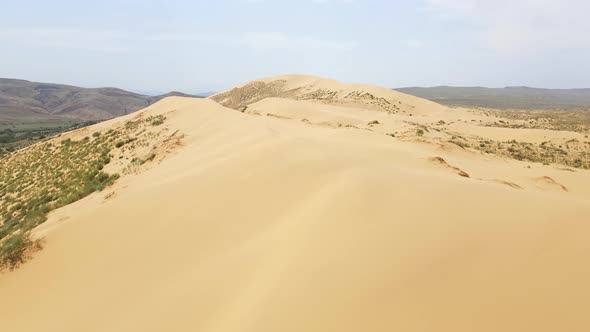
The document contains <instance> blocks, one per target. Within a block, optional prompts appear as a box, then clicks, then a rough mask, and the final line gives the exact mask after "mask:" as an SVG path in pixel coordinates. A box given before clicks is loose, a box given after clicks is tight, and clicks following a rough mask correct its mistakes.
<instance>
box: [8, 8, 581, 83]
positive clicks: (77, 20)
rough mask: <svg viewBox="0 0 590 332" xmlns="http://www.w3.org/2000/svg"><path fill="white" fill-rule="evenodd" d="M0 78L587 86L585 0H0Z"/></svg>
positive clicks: (109, 81)
mask: <svg viewBox="0 0 590 332" xmlns="http://www.w3.org/2000/svg"><path fill="white" fill-rule="evenodd" d="M0 8H1V10H2V13H3V15H2V17H3V18H2V20H1V21H0V77H13V78H23V79H29V80H36V81H44V82H57V83H66V84H73V85H80V86H86V87H97V86H117V87H121V88H125V89H134V90H149V91H169V90H181V91H185V92H190V93H195V92H199V91H217V90H222V89H225V88H229V87H231V86H233V85H236V84H238V83H241V82H243V81H246V80H250V79H255V78H258V77H266V76H272V75H279V74H290V73H300V74H310V75H318V76H324V77H329V78H334V79H338V80H342V81H346V82H361V83H372V84H378V85H383V86H387V87H401V86H434V85H479V86H492V87H497V86H509V85H528V86H537V87H550V88H569V87H590V60H589V59H590V37H589V36H590V20H588V18H587V17H588V13H589V12H590V1H588V0H562V1H557V0H416V1H393V0H392V1H377V0H367V1H362V0H299V1H289V0H274V1H273V0H221V1H188V0H167V1H163V0H155V1H147V0H144V1H139V0H102V1H84V2H83V1H73V0H69V1H64V0H53V1H5V0H0Z"/></svg>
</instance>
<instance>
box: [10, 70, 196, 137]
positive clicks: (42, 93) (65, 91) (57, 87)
mask: <svg viewBox="0 0 590 332" xmlns="http://www.w3.org/2000/svg"><path fill="white" fill-rule="evenodd" d="M169 96H185V97H197V96H193V95H188V94H184V93H181V92H170V93H167V94H164V95H160V96H146V95H142V94H138V93H133V92H129V91H125V90H121V89H117V88H93V89H89V88H80V87H76V86H70V85H62V84H49V83H38V82H30V81H25V80H18V79H5V78H0V125H28V124H31V125H35V126H43V125H50V126H51V125H56V124H60V123H75V122H84V121H99V120H106V119H110V118H114V117H117V116H121V115H125V114H129V113H132V112H135V111H138V110H140V109H142V108H145V107H147V106H149V105H151V104H153V103H155V102H157V101H158V100H160V99H162V98H165V97H169Z"/></svg>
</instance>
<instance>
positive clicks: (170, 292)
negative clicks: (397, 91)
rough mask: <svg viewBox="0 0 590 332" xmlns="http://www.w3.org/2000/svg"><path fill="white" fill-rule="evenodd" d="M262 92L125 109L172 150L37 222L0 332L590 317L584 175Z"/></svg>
mask: <svg viewBox="0 0 590 332" xmlns="http://www.w3.org/2000/svg"><path fill="white" fill-rule="evenodd" d="M263 103H264V102H261V104H258V105H257V106H249V107H248V110H249V111H252V110H255V109H258V110H259V111H258V113H259V114H262V115H259V116H256V115H255V114H246V113H247V112H245V113H240V112H236V111H235V110H231V109H228V108H224V107H222V106H221V105H219V104H217V103H216V102H215V101H213V100H195V99H183V98H167V99H165V100H163V101H160V102H159V103H157V104H155V105H152V106H151V107H149V108H148V109H147V110H146V111H144V112H147V113H150V112H151V113H154V114H156V113H157V114H165V115H166V117H167V121H166V124H165V126H167V127H168V130H179V131H180V132H182V133H183V134H184V135H185V138H184V140H183V144H182V145H183V146H182V148H180V149H178V150H176V151H175V152H174V153H172V154H171V155H169V156H168V157H167V158H165V159H164V160H162V161H161V163H160V164H159V165H157V166H156V167H153V168H150V169H148V170H146V171H145V172H143V173H140V174H137V175H130V176H126V177H123V178H122V179H120V180H119V181H118V182H117V183H116V184H115V185H114V186H113V187H111V188H110V189H108V190H107V191H105V192H102V193H99V194H95V195H92V196H90V197H88V198H86V199H84V200H82V201H79V202H77V203H74V204H72V205H69V206H67V207H65V208H62V209H60V210H58V211H56V212H54V213H52V214H51V216H50V220H49V221H48V222H47V223H46V224H44V225H42V226H41V227H40V229H39V230H38V231H37V232H38V234H43V235H45V237H46V248H45V249H44V250H43V251H41V252H40V253H38V254H37V256H36V257H35V259H33V260H32V261H31V262H29V263H27V264H26V265H24V266H22V267H21V268H20V269H18V270H16V271H14V272H11V273H7V274H3V275H0V294H2V298H1V299H0V322H2V323H1V325H2V328H3V329H6V330H7V331H37V330H44V331H186V330H190V331H252V332H261V331H449V332H451V331H452V332H458V331H466V332H467V331H469V332H472V331H483V332H486V331H490V332H492V331H493V332H496V331H515V332H516V331H519V332H520V331H536V332H540V331H552V332H553V331H587V330H588V329H589V328H590V316H589V315H588V314H587V308H588V306H589V305H590V286H588V282H587V280H589V278H590V263H588V262H587V258H588V257H589V255H590V245H589V244H588V243H589V242H588V235H589V234H590V225H589V224H588V222H587V221H588V217H587V216H588V215H590V205H589V204H588V201H589V200H588V199H589V198H590V189H589V188H590V173H589V172H588V171H583V170H579V171H575V172H571V171H563V170H559V169H558V168H555V167H545V166H542V165H539V164H531V163H524V162H518V161H514V160H507V159H502V158H497V157H494V156H483V155H480V154H476V153H472V152H469V151H465V150H462V149H460V148H445V149H443V148H441V147H440V146H438V145H436V144H427V143H424V142H420V141H415V140H404V139H401V138H400V139H398V138H392V137H390V136H387V135H385V134H384V132H385V131H387V130H389V129H382V130H378V129H377V128H379V126H391V128H392V129H395V128H401V126H403V125H404V122H403V121H405V120H404V118H400V119H392V120H387V119H381V120H382V121H383V122H384V123H385V124H383V125H378V126H373V127H370V126H369V125H368V122H369V121H371V120H373V119H374V118H375V117H376V116H380V115H382V116H385V115H384V113H383V112H382V111H380V110H366V109H365V110H359V109H357V110H355V109H354V107H352V106H351V105H345V106H343V107H345V108H346V110H344V111H342V110H341V109H338V107H341V106H342V105H340V106H338V105H328V106H329V107H326V105H325V103H323V102H319V103H315V102H309V101H308V102H305V101H293V103H301V104H300V106H301V107H300V108H299V107H295V108H294V106H293V103H291V102H287V101H281V100H280V99H274V100H269V101H268V100H267V101H266V103H270V104H267V105H266V106H265V105H264V104H263ZM273 104H274V106H275V107H273ZM281 105H282V108H281V107H279V106H281ZM314 105H315V106H314ZM295 106H297V105H295ZM271 108H272V109H275V112H277V114H275V115H281V116H280V117H277V116H267V115H266V114H267V110H270V109H271ZM417 108H419V107H417ZM314 110H315V111H317V112H314ZM339 111H342V112H339ZM440 111H441V112H446V111H445V110H444V109H441V110H440ZM298 112H299V113H298ZM347 112H348V113H347ZM424 112H426V110H425V111H424ZM279 113H280V114H279ZM314 116H317V117H318V118H317V119H311V118H313V117H314ZM400 116H403V114H401V115H400ZM304 117H305V118H310V119H308V120H309V122H305V121H301V118H304ZM312 120H313V121H316V120H317V121H316V122H317V123H319V124H314V123H312V122H313V121H312ZM422 120H423V121H430V120H428V117H427V116H426V115H425V116H424V119H422ZM116 121H117V120H111V122H110V123H111V124H112V123H114V122H116ZM120 121H124V119H123V120H120ZM346 121H349V122H351V124H356V125H358V126H357V128H355V127H346V126H340V127H339V126H338V125H337V124H338V123H341V124H342V123H345V122H346ZM388 121H389V122H388ZM322 123H323V124H322ZM102 125H106V124H102ZM400 130H401V129H400ZM527 166H530V167H531V168H527ZM458 170H460V171H463V172H465V173H467V174H468V176H469V177H465V176H461V175H460V174H459V171H458ZM549 179H551V180H549ZM561 186H563V187H566V188H567V191H564V190H562V187H561ZM112 193H114V194H112ZM107 196H108V197H109V198H108V199H107V198H105V197H107Z"/></svg>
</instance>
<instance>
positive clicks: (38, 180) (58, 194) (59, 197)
mask: <svg viewBox="0 0 590 332" xmlns="http://www.w3.org/2000/svg"><path fill="white" fill-rule="evenodd" d="M113 145H114V143H113V142H112V141H109V140H108V138H107V136H106V135H102V136H101V135H93V138H92V139H91V138H90V137H85V138H84V139H82V140H79V141H74V140H71V139H66V140H63V141H61V142H60V143H53V142H44V143H39V144H37V145H33V146H31V147H30V148H29V149H26V150H21V151H18V152H14V153H11V154H7V155H4V156H2V157H1V158H0V270H5V269H14V268H16V267H17V266H18V265H20V264H22V263H23V262H24V261H26V259H27V258H28V257H29V256H30V254H31V253H32V252H34V251H35V250H38V249H40V248H41V242H40V241H39V240H34V239H32V238H31V235H30V231H31V230H32V229H33V228H34V227H36V226H37V225H39V224H41V223H43V222H45V220H46V219H47V214H48V213H49V212H50V211H52V210H55V209H58V208H60V207H62V206H65V205H68V204H70V203H73V202H75V201H77V200H80V199H82V198H84V197H86V196H88V195H90V194H91V193H93V192H95V191H100V190H102V189H104V188H105V187H106V186H108V185H110V184H112V183H113V182H114V181H115V180H116V179H117V178H118V177H119V176H118V175H117V174H108V173H105V172H104V171H103V168H104V167H105V165H107V164H109V163H110V161H111V155H110V152H111V149H112V148H113Z"/></svg>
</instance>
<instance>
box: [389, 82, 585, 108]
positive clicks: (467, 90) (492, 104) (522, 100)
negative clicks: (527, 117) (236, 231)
mask: <svg viewBox="0 0 590 332" xmlns="http://www.w3.org/2000/svg"><path fill="white" fill-rule="evenodd" d="M395 90H397V91H399V92H403V93H407V94H410V95H414V96H416V97H420V98H425V99H429V100H432V101H435V102H437V103H440V104H444V105H450V106H469V107H488V108H499V109H590V89H538V88H529V87H506V88H482V87H450V86H439V87H432V88H419V87H410V88H400V89H395Z"/></svg>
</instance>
